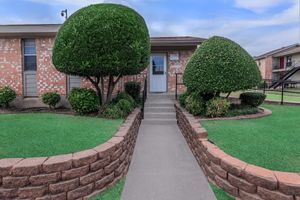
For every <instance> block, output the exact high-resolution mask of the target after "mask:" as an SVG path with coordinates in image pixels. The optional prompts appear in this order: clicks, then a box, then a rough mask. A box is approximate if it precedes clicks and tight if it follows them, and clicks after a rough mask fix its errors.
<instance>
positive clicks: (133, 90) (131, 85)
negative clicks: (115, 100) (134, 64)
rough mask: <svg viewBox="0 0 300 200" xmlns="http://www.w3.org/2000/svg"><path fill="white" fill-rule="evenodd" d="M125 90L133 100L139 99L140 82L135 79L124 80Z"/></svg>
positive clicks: (137, 100)
mask: <svg viewBox="0 0 300 200" xmlns="http://www.w3.org/2000/svg"><path fill="white" fill-rule="evenodd" d="M124 87H125V92H126V93H128V94H129V95H130V96H131V97H132V98H133V99H134V100H135V102H137V103H138V102H139V101H140V94H141V83H140V82H136V81H129V82H126V83H125V85H124Z"/></svg>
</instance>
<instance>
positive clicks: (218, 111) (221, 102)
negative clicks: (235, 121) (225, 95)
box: [205, 98, 230, 117]
mask: <svg viewBox="0 0 300 200" xmlns="http://www.w3.org/2000/svg"><path fill="white" fill-rule="evenodd" d="M229 108H230V103H229V102H228V101H227V99H221V98H214V99H211V100H210V101H208V102H207V103H206V114H205V115H206V116H207V117H223V116H225V115H226V114H227V113H228V110H229Z"/></svg>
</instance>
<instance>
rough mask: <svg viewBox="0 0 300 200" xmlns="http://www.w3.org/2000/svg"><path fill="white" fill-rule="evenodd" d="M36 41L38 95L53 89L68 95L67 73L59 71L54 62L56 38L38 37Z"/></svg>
mask: <svg viewBox="0 0 300 200" xmlns="http://www.w3.org/2000/svg"><path fill="white" fill-rule="evenodd" d="M35 42H36V52H37V89H38V95H39V96H40V95H42V94H44V93H46V92H53V91H56V92H58V93H59V94H61V95H66V93H67V91H66V75H65V74H63V73H60V72H58V71H57V70H56V69H55V67H54V65H53V64H52V47H53V44H54V38H37V39H36V40H35Z"/></svg>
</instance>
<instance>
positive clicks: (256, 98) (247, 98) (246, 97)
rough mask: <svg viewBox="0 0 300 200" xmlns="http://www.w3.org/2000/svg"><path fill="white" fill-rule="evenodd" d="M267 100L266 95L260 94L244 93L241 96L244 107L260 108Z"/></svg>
mask: <svg viewBox="0 0 300 200" xmlns="http://www.w3.org/2000/svg"><path fill="white" fill-rule="evenodd" d="M265 99H266V95H265V94H263V93H259V92H244V93H242V94H240V100H241V103H242V104H243V105H249V106H253V107H258V106H260V105H261V104H262V103H263V102H264V101H265Z"/></svg>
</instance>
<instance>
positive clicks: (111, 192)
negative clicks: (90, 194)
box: [91, 178, 125, 200]
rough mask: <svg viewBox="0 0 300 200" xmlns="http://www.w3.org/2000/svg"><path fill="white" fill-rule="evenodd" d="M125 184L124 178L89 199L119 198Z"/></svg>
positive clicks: (115, 199) (110, 199)
mask: <svg viewBox="0 0 300 200" xmlns="http://www.w3.org/2000/svg"><path fill="white" fill-rule="evenodd" d="M124 184H125V178H124V179H122V180H120V181H119V182H117V183H116V184H115V185H114V186H112V187H111V188H108V189H107V190H106V191H104V192H103V193H102V194H100V195H99V196H97V197H95V198H92V199H91V200H120V199H121V195H122V191H123V188H124Z"/></svg>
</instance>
